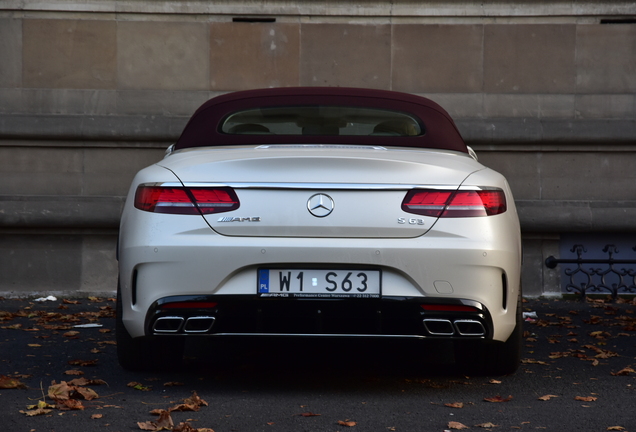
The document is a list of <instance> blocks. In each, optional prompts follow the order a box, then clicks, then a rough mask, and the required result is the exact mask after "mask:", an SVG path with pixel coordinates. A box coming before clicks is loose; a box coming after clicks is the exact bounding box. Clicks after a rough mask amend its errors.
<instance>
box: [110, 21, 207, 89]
mask: <svg viewBox="0 0 636 432" xmlns="http://www.w3.org/2000/svg"><path fill="white" fill-rule="evenodd" d="M209 49H210V45H209V31H208V25H207V24H205V23H192V22H157V21H141V22H140V21H136V22H133V21H124V22H119V23H118V26H117V75H118V87H119V88H120V89H137V90H142V89H157V90H208V88H209V73H210V60H209V56H208V53H209Z"/></svg>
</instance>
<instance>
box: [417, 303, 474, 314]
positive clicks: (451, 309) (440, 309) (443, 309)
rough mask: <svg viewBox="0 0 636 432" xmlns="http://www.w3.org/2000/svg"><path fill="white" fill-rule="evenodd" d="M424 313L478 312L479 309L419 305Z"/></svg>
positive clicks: (458, 306) (459, 306)
mask: <svg viewBox="0 0 636 432" xmlns="http://www.w3.org/2000/svg"><path fill="white" fill-rule="evenodd" d="M420 306H422V309H424V310H425V311H431V312H479V309H477V308H475V307H472V306H464V305H431V304H425V305H420Z"/></svg>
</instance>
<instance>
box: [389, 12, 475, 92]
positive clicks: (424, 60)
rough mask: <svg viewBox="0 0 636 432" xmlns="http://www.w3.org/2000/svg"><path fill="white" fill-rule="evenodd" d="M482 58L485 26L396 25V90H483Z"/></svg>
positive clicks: (394, 78) (394, 87)
mask: <svg viewBox="0 0 636 432" xmlns="http://www.w3.org/2000/svg"><path fill="white" fill-rule="evenodd" d="M482 59H483V26H481V25H416V24H404V25H395V26H393V67H392V77H393V79H392V88H393V89H394V90H400V91H405V92H412V93H417V92H431V93H432V92H441V93H471V92H480V91H481V90H482V81H483V60H482ZM380 60H381V59H380Z"/></svg>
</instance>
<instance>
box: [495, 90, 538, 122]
mask: <svg viewBox="0 0 636 432" xmlns="http://www.w3.org/2000/svg"><path fill="white" fill-rule="evenodd" d="M484 117H486V118H504V117H522V118H528V117H534V118H538V117H539V96H538V95H536V94H532V95H528V94H485V95H484Z"/></svg>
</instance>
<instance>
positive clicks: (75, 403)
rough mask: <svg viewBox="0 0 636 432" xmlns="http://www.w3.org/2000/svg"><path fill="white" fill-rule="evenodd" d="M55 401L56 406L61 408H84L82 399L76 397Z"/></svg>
mask: <svg viewBox="0 0 636 432" xmlns="http://www.w3.org/2000/svg"><path fill="white" fill-rule="evenodd" d="M55 402H56V404H57V408H59V409H61V410H83V409H84V405H83V404H82V401H79V400H77V399H65V400H59V399H56V400H55Z"/></svg>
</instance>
